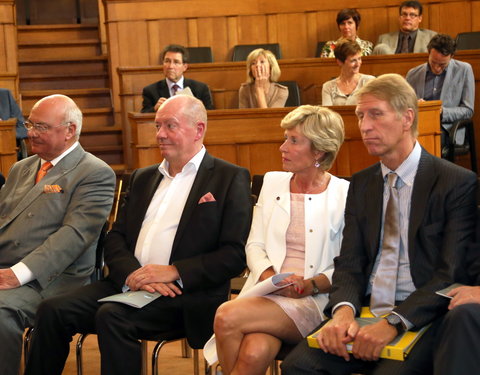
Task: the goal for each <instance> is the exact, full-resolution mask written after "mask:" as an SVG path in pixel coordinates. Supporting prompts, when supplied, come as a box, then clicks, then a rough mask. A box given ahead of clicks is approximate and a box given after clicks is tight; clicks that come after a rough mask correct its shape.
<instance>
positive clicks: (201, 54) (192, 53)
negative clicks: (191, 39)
mask: <svg viewBox="0 0 480 375" xmlns="http://www.w3.org/2000/svg"><path fill="white" fill-rule="evenodd" d="M187 51H188V55H189V59H188V62H189V63H192V64H195V63H211V62H213V54H212V49H211V48H210V47H187Z"/></svg>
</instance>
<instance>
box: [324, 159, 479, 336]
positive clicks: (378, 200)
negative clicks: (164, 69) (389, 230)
mask: <svg viewBox="0 0 480 375" xmlns="http://www.w3.org/2000/svg"><path fill="white" fill-rule="evenodd" d="M476 184H477V179H476V176H475V174H474V173H472V172H471V171H468V170H466V169H464V168H461V167H459V166H456V165H454V164H452V163H450V162H448V161H445V160H443V159H439V158H437V157H434V156H432V155H430V154H429V153H427V152H426V151H425V150H422V155H421V157H420V163H419V165H418V170H417V174H416V176H415V180H414V184H413V190H412V197H411V210H410V221H409V227H408V256H409V260H410V273H411V276H412V280H413V283H414V285H415V287H416V290H415V291H414V292H413V293H412V294H410V296H408V297H407V299H405V300H404V301H403V302H402V303H400V304H399V305H398V306H397V307H396V308H395V311H396V312H397V313H399V314H400V315H401V316H403V317H405V318H406V319H407V320H408V321H410V322H411V323H412V324H413V325H414V326H416V327H418V328H420V327H422V326H424V325H426V324H428V323H430V322H432V321H433V320H434V319H435V318H437V317H439V316H441V315H443V314H445V313H446V312H447V305H448V302H449V301H448V299H447V298H444V297H440V296H438V295H436V294H435V291H437V290H440V289H442V288H444V287H446V286H448V285H450V284H452V283H454V282H455V281H458V280H460V281H464V280H463V279H462V277H464V274H465V269H466V268H465V264H464V262H465V252H466V251H467V246H468V244H469V243H470V242H471V241H472V240H473V237H474V229H475V215H476ZM382 196H383V177H382V172H381V168H380V164H379V163H377V164H375V165H373V166H371V167H369V168H367V169H365V170H363V171H360V172H358V173H356V174H354V175H353V176H352V180H351V182H350V188H349V191H348V197H347V204H346V206H345V229H344V231H343V241H342V247H341V250H340V255H339V256H338V257H337V258H335V271H334V273H333V280H332V290H331V292H330V301H329V303H328V305H327V307H326V308H325V312H326V314H327V315H328V314H330V313H331V309H332V308H333V307H334V306H335V305H336V304H338V303H340V302H345V301H346V302H350V303H352V304H353V306H355V308H356V309H357V312H359V311H360V308H361V306H362V305H363V304H364V302H365V293H366V290H367V285H368V282H369V277H370V274H371V273H372V270H373V267H374V264H375V259H376V257H377V254H378V252H379V243H380V233H381V225H382V212H383V211H382V202H383V200H382Z"/></svg>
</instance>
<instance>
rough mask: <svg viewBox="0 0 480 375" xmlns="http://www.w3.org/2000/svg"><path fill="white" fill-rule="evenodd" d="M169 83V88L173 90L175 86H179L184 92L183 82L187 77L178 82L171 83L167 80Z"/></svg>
mask: <svg viewBox="0 0 480 375" xmlns="http://www.w3.org/2000/svg"><path fill="white" fill-rule="evenodd" d="M165 80H166V81H167V85H168V88H169V89H170V90H171V89H172V86H173V85H177V86H178V87H180V90H183V81H184V80H185V77H184V76H182V77H180V79H179V80H178V81H177V82H173V81H170V80H169V79H168V78H165Z"/></svg>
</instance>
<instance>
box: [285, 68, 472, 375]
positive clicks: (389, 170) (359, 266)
mask: <svg viewBox="0 0 480 375" xmlns="http://www.w3.org/2000/svg"><path fill="white" fill-rule="evenodd" d="M358 96H359V99H358V104H357V109H356V114H357V116H358V119H359V128H360V133H361V135H362V139H363V142H364V144H365V147H366V148H367V150H368V152H369V154H371V155H375V156H378V157H379V158H380V163H377V164H375V165H373V166H371V167H369V168H367V169H365V170H363V171H360V172H358V173H356V174H354V175H353V176H352V180H351V182H350V188H349V192H348V197H347V203H346V206H345V229H344V231H343V241H342V247H341V249H340V255H339V256H338V257H337V258H336V259H335V271H334V273H333V279H332V290H331V292H330V297H329V303H328V305H327V307H326V308H325V311H324V312H325V314H326V315H327V316H329V317H331V319H330V320H328V321H327V322H326V323H324V325H323V329H322V331H321V332H320V334H319V336H318V338H317V341H318V344H319V346H320V348H321V349H322V350H319V349H312V348H309V347H308V345H307V343H306V340H304V341H303V342H302V343H301V344H299V346H297V347H296V348H295V349H294V350H293V352H292V353H290V355H289V356H288V357H287V358H286V360H285V361H284V362H283V364H282V370H283V372H282V373H284V374H286V375H289V374H295V375H298V374H350V373H357V372H362V373H363V372H364V371H365V370H366V371H367V372H368V373H373V374H376V375H378V374H382V375H383V374H388V375H389V374H403V375H407V374H408V375H410V374H429V373H431V372H432V366H433V365H432V355H433V354H432V351H433V347H434V345H433V342H434V339H435V333H436V331H437V328H438V325H439V324H440V322H441V320H442V318H443V316H444V315H445V313H446V312H447V306H448V299H447V298H444V297H441V296H439V295H436V294H435V291H437V290H440V289H442V288H445V287H447V286H448V285H450V284H452V283H453V282H455V281H458V279H459V277H460V275H462V274H464V271H463V265H464V264H463V263H464V257H465V252H466V251H467V247H468V244H469V242H470V241H472V240H473V237H474V227H475V215H476V176H475V174H474V173H472V172H471V171H468V170H466V169H464V168H462V167H459V166H456V165H455V164H452V163H450V162H448V161H445V160H443V159H439V158H437V157H434V156H433V155H431V154H429V153H428V152H427V151H425V150H424V149H423V148H422V147H421V146H420V145H419V143H418V141H417V140H416V136H417V116H418V105H417V98H416V95H415V92H414V91H413V89H412V88H411V87H410V86H409V84H408V83H407V82H406V81H405V79H404V78H403V77H401V76H400V75H398V74H385V75H383V76H380V77H378V78H376V79H374V80H372V81H370V82H369V83H368V84H367V85H366V86H364V87H363V88H362V90H360V92H359V93H358ZM395 175H396V176H395ZM391 177H394V179H395V178H396V181H397V182H396V185H394V186H389V185H388V183H387V181H386V180H387V178H388V180H389V181H390V179H391ZM392 197H393V199H394V200H396V201H397V207H398V209H397V210H393V211H396V212H395V213H396V215H393V212H389V215H388V216H387V211H391V210H389V207H390V200H391V198H392ZM395 197H397V198H396V199H395ZM387 202H388V204H387ZM387 206H388V207H387ZM394 222H395V225H394V226H395V227H396V231H395V232H396V233H395V235H393V234H392V233H391V227H392V224H394ZM387 229H388V233H389V234H390V238H388V239H387V235H385V236H384V234H385V232H387ZM392 236H393V237H396V240H395V241H394V242H395V246H391V247H390V249H387V247H385V246H384V243H390V244H391V243H392V241H391V237H392ZM392 250H394V251H392ZM389 253H390V255H395V259H396V261H395V262H390V264H391V265H394V266H393V267H392V268H390V269H389V270H387V269H386V268H384V267H383V266H384V265H387V264H386V263H385V264H384V262H383V261H384V260H385V256H384V255H387V254H389ZM392 253H393V254H392ZM387 268H388V267H387ZM387 271H389V272H387ZM386 281H389V282H391V285H388V287H387V288H383V289H384V291H385V290H386V291H389V292H392V294H391V297H392V300H391V304H389V305H388V306H384V307H386V308H385V309H384V311H383V312H380V313H379V314H376V315H377V316H379V317H380V316H382V317H383V318H382V319H381V320H379V321H378V322H377V323H374V324H371V325H369V326H365V327H361V328H360V327H359V326H358V323H357V322H356V321H355V320H354V318H355V316H358V314H359V312H360V310H361V308H362V306H370V308H372V307H377V308H378V305H377V304H375V303H374V298H373V297H372V298H371V296H374V295H376V293H374V292H377V291H379V289H378V287H380V285H379V282H383V283H385V282H386ZM387 294H388V293H387ZM387 294H384V297H385V296H386V295H387ZM379 301H380V302H384V303H385V302H387V298H382V299H380V300H379ZM383 314H386V315H383ZM430 323H432V325H431V327H430V328H429V329H428V330H427V331H426V333H425V334H424V335H423V336H422V337H421V338H420V340H419V341H418V342H417V344H416V345H415V347H414V348H413V349H412V351H411V352H410V354H409V357H408V358H407V360H405V361H393V360H389V359H379V354H380V352H381V350H382V349H383V348H384V347H385V345H387V344H388V343H389V342H391V341H392V340H393V339H394V338H395V337H397V336H398V335H399V334H400V333H402V332H404V331H406V330H411V329H420V328H422V327H424V326H425V325H427V324H430ZM350 341H353V348H352V353H351V354H350V353H348V352H347V348H346V344H347V343H348V342H350Z"/></svg>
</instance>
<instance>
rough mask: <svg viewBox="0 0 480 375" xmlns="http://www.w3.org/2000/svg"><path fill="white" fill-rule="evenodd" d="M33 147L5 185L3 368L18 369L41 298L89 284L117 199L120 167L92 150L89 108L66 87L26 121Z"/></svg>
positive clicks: (0, 305)
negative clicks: (86, 135) (86, 122)
mask: <svg viewBox="0 0 480 375" xmlns="http://www.w3.org/2000/svg"><path fill="white" fill-rule="evenodd" d="M25 127H26V128H27V130H28V137H29V139H30V145H31V148H32V153H34V154H35V155H33V156H30V157H28V158H26V159H23V160H21V161H19V162H17V163H15V164H14V165H13V167H12V168H11V170H10V173H9V176H8V178H7V181H6V183H5V185H4V187H3V188H2V189H1V190H0V374H2V375H18V371H19V365H20V358H21V354H22V335H23V332H24V330H25V328H26V327H29V326H32V325H33V322H34V319H35V313H36V310H37V307H38V305H39V304H40V302H41V301H42V300H43V299H44V298H46V297H50V296H53V295H57V294H60V293H64V292H66V291H68V290H71V289H72V288H75V287H78V286H81V285H84V284H87V283H88V282H89V281H90V275H91V273H92V272H93V268H94V264H95V249H96V244H97V240H98V236H99V234H100V231H101V229H102V227H103V225H104V223H105V221H106V220H107V218H108V215H109V213H110V209H111V206H112V202H113V194H114V189H115V173H114V172H113V170H112V169H111V168H110V167H109V166H108V165H107V164H105V163H104V162H103V161H102V160H100V159H98V158H96V157H95V156H93V155H91V154H89V153H87V152H85V151H84V150H83V148H82V146H80V144H79V142H78V139H79V136H80V132H81V128H82V112H81V111H80V109H79V108H78V107H77V105H76V104H75V102H74V101H73V100H72V99H70V98H69V97H66V96H64V95H52V96H48V97H45V98H43V99H41V100H39V101H38V102H37V103H36V104H35V105H34V106H33V108H32V110H31V112H30V116H29V118H28V120H27V121H26V122H25Z"/></svg>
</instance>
